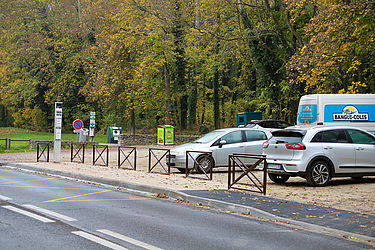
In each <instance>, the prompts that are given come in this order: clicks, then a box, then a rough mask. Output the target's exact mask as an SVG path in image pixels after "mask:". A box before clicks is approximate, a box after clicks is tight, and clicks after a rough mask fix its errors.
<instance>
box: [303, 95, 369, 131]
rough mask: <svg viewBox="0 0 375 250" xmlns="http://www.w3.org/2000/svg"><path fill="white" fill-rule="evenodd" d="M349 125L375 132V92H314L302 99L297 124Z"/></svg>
mask: <svg viewBox="0 0 375 250" xmlns="http://www.w3.org/2000/svg"><path fill="white" fill-rule="evenodd" d="M303 124H312V125H319V124H323V125H347V126H353V127H358V128H362V129H365V130H367V131H369V132H371V133H373V134H375V94H314V95H305V96H302V97H301V99H300V103H299V107H298V115H297V125H303Z"/></svg>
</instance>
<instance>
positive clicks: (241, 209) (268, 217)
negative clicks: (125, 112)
mask: <svg viewBox="0 0 375 250" xmlns="http://www.w3.org/2000/svg"><path fill="white" fill-rule="evenodd" d="M0 166H2V167H5V168H12V169H17V170H21V171H32V172H36V173H38V174H49V175H52V176H56V177H59V178H70V179H76V180H81V181H86V182H94V183H98V184H104V185H109V186H113V187H120V188H125V189H128V190H129V191H132V192H136V193H140V192H141V193H149V194H163V195H166V196H167V197H168V198H172V199H176V200H182V201H184V202H186V203H191V204H199V205H203V206H208V207H213V208H215V209H219V210H224V211H227V212H230V213H237V214H240V215H243V216H252V217H256V218H257V219H260V220H263V221H269V222H273V223H278V224H281V225H284V226H288V227H292V228H294V229H297V230H298V229H300V230H306V231H310V232H313V233H319V234H326V235H330V236H334V237H337V238H345V239H347V240H351V241H355V242H360V243H364V244H368V245H370V246H372V247H375V237H370V236H365V235H361V234H355V233H351V232H346V231H342V230H338V229H333V228H328V227H323V226H319V225H315V224H311V223H307V222H301V221H296V220H292V219H288V218H284V217H280V216H277V215H273V214H271V213H268V212H265V211H262V210H260V209H257V208H254V207H250V206H244V205H240V204H233V203H229V202H225V201H218V200H214V199H209V198H203V197H198V196H194V195H189V194H186V193H183V192H180V191H174V190H170V189H166V188H158V187H153V186H147V185H141V184H136V183H130V182H123V181H117V180H113V179H108V178H101V177H95V176H89V175H82V174H75V173H69V172H63V171H57V170H50V169H44V168H38V167H33V166H27V165H19V164H16V163H9V162H0Z"/></svg>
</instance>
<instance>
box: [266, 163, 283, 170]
mask: <svg viewBox="0 0 375 250" xmlns="http://www.w3.org/2000/svg"><path fill="white" fill-rule="evenodd" d="M267 168H268V169H278V170H281V165H280V164H268V165H267Z"/></svg>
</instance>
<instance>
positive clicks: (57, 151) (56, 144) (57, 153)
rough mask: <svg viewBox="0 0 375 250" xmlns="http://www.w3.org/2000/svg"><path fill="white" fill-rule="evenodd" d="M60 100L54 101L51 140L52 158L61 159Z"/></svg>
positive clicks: (55, 160) (61, 104)
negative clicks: (53, 127) (53, 126)
mask: <svg viewBox="0 0 375 250" xmlns="http://www.w3.org/2000/svg"><path fill="white" fill-rule="evenodd" d="M62 106H63V103H62V102H55V129H54V141H53V156H54V157H53V160H54V162H60V161H61V129H62Z"/></svg>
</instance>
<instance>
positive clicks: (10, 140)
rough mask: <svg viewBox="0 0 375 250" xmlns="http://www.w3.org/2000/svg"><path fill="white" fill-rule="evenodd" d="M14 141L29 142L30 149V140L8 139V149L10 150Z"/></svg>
mask: <svg viewBox="0 0 375 250" xmlns="http://www.w3.org/2000/svg"><path fill="white" fill-rule="evenodd" d="M12 141H28V142H29V147H30V139H8V149H10V143H11V142H12Z"/></svg>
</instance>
